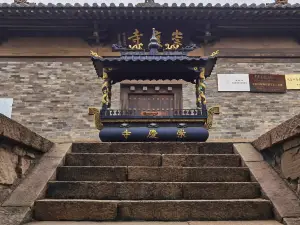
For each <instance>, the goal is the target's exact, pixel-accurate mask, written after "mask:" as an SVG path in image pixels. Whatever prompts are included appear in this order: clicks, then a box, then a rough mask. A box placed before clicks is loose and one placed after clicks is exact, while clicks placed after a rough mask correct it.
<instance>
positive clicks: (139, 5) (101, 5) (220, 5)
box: [0, 3, 300, 9]
mask: <svg viewBox="0 0 300 225" xmlns="http://www.w3.org/2000/svg"><path fill="white" fill-rule="evenodd" d="M0 7H3V8H5V7H34V8H36V7H49V8H55V7H56V8H62V7H64V8H92V7H93V8H106V7H119V8H123V7H126V8H131V7H138V8H139V7H157V8H170V7H172V8H177V7H180V8H185V7H189V8H194V7H196V8H234V9H237V8H240V9H244V8H247V9H251V8H255V9H257V8H300V4H299V3H295V4H289V3H288V4H275V3H270V4H264V3H262V4H255V3H252V4H246V3H244V4H237V3H235V4H229V3H226V4H220V3H217V4H211V3H208V4H206V5H204V4H202V3H199V4H195V3H191V4H189V5H187V4H185V3H182V4H178V5H177V4H176V3H173V4H171V5H169V4H167V3H165V4H159V3H138V4H132V3H129V4H128V5H125V4H123V3H120V4H119V5H116V4H114V3H110V4H105V3H102V4H100V5H98V4H97V3H93V4H88V3H85V4H79V3H75V4H71V3H66V4H62V3H58V4H52V3H48V4H43V3H37V4H36V3H20V4H17V3H11V4H8V3H0Z"/></svg>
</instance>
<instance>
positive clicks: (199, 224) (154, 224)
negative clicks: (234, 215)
mask: <svg viewBox="0 0 300 225" xmlns="http://www.w3.org/2000/svg"><path fill="white" fill-rule="evenodd" d="M25 225H282V224H281V223H279V222H277V221H275V220H249V221H245V220H244V221H240V220H236V221H233V220H231V221H182V222H159V221H146V222H141V221H130V222H128V221H127V222H122V221H114V222H112V221H109V222H103V221H102V222H88V221H82V222H80V221H76V222H74V221H73V222H72V221H61V222H59V221H39V222H32V223H26V224H25ZM285 225H296V224H285Z"/></svg>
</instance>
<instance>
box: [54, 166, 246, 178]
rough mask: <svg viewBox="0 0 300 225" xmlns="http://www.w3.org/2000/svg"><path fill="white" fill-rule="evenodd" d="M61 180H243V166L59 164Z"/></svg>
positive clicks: (244, 171) (58, 176)
mask: <svg viewBox="0 0 300 225" xmlns="http://www.w3.org/2000/svg"><path fill="white" fill-rule="evenodd" d="M57 180H61V181H163V182H167V181H170V182H175V181H178V182H193V181H194V182H246V181H249V180H250V172H249V169H248V168H246V167H203V168H201V167H142V166H141V167H139V166H136V167H134V166H132V167H131V166H129V167H121V166H120V167H108V166H97V167H96V166H95V167H89V166H62V167H58V169H57Z"/></svg>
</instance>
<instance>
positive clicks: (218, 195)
mask: <svg viewBox="0 0 300 225" xmlns="http://www.w3.org/2000/svg"><path fill="white" fill-rule="evenodd" d="M259 197H261V192H260V186H259V184H258V183H256V182H227V183H225V182H221V183H219V182H215V183H214V182H211V183H203V182H197V183H196V182H193V183H188V182H182V183H180V182H176V183H174V182H68V181H51V182H49V183H48V189H47V193H46V198H51V199H52V198H54V199H55V198H60V199H99V200H101V199H102V200H106V199H114V200H180V199H254V198H259Z"/></svg>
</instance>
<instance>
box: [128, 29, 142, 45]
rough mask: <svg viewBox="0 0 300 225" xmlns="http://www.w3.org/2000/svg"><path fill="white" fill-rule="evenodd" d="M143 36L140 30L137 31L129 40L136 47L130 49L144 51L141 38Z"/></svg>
mask: <svg viewBox="0 0 300 225" xmlns="http://www.w3.org/2000/svg"><path fill="white" fill-rule="evenodd" d="M142 36H143V34H141V33H140V32H139V30H138V29H135V31H134V32H133V35H132V36H130V37H129V38H128V40H132V42H133V43H134V45H129V48H130V49H143V43H140V40H141V37H142Z"/></svg>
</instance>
